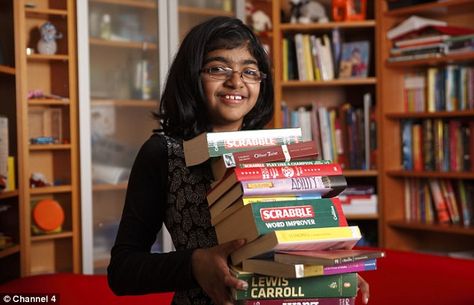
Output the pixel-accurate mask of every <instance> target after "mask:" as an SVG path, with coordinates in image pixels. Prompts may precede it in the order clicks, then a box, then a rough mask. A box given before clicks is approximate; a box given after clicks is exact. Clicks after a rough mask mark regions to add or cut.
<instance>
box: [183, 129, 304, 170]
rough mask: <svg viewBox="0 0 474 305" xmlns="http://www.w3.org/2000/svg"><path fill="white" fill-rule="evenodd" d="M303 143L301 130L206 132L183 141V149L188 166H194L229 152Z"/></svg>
mask: <svg viewBox="0 0 474 305" xmlns="http://www.w3.org/2000/svg"><path fill="white" fill-rule="evenodd" d="M301 141H302V133H301V129H300V128H275V129H260V130H240V131H226V132H204V133H202V134H200V135H198V136H196V137H194V138H193V139H190V140H187V141H183V149H184V158H185V162H186V166H192V165H197V164H201V163H203V162H205V161H207V160H208V159H209V158H212V157H218V156H222V155H223V154H225V153H229V152H237V151H244V150H249V149H252V148H257V147H265V146H275V145H282V144H291V143H299V142H301Z"/></svg>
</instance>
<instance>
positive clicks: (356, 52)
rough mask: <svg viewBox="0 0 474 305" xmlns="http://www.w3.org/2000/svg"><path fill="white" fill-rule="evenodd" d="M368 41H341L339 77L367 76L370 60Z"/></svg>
mask: <svg viewBox="0 0 474 305" xmlns="http://www.w3.org/2000/svg"><path fill="white" fill-rule="evenodd" d="M369 52H370V44H369V41H365V40H364V41H354V42H344V43H342V54H341V61H340V63H339V78H353V77H356V78H359V77H367V76H368V70H369V60H370V55H369V54H370V53H369Z"/></svg>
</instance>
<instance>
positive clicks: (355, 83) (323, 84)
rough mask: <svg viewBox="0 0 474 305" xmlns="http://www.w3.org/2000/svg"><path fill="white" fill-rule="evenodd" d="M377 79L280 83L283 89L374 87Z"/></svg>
mask: <svg viewBox="0 0 474 305" xmlns="http://www.w3.org/2000/svg"><path fill="white" fill-rule="evenodd" d="M376 83H377V79H376V78H375V77H367V78H351V79H334V80H328V81H299V80H290V81H284V82H282V83H281V86H282V87H283V88H292V87H295V88H296V87H330V86H361V85H375V84H376Z"/></svg>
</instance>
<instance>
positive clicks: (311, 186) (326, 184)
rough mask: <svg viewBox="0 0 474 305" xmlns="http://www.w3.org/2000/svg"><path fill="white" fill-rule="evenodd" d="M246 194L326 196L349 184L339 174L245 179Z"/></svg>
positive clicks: (337, 192) (244, 189) (244, 191)
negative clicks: (311, 194) (312, 194)
mask: <svg viewBox="0 0 474 305" xmlns="http://www.w3.org/2000/svg"><path fill="white" fill-rule="evenodd" d="M241 184H242V190H243V193H244V196H263V195H274V194H279V195H303V194H309V193H317V194H320V195H321V196H322V197H324V198H329V197H334V196H336V195H338V194H340V193H341V192H342V191H343V190H344V189H345V188H346V186H347V181H346V178H345V177H344V176H343V175H338V176H311V177H296V178H282V179H259V180H250V181H243V182H241Z"/></svg>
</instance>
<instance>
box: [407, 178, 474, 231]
mask: <svg viewBox="0 0 474 305" xmlns="http://www.w3.org/2000/svg"><path fill="white" fill-rule="evenodd" d="M405 219H407V220H409V221H419V222H422V223H452V224H461V225H463V226H466V227H467V226H471V225H472V224H473V222H474V185H473V184H472V183H471V182H470V181H465V180H457V181H453V180H449V179H406V180H405Z"/></svg>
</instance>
